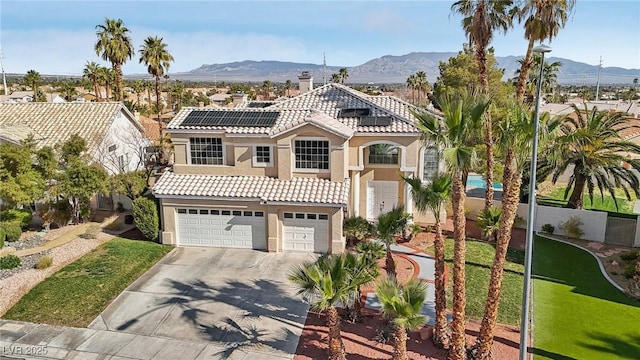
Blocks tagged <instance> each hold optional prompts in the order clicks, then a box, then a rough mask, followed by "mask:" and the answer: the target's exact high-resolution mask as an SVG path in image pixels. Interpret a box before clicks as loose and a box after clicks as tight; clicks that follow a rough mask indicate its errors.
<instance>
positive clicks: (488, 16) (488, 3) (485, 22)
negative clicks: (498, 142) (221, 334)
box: [451, 0, 513, 209]
mask: <svg viewBox="0 0 640 360" xmlns="http://www.w3.org/2000/svg"><path fill="white" fill-rule="evenodd" d="M512 5H513V1H512V0H458V1H456V2H455V3H453V5H451V10H452V11H454V12H456V13H459V14H461V15H462V16H463V19H462V28H463V29H464V31H465V33H466V34H467V36H468V37H469V42H470V43H471V44H472V45H473V46H474V48H475V58H476V63H477V64H478V70H479V71H478V72H479V76H480V86H481V88H482V91H483V92H484V93H485V94H487V93H488V92H489V75H488V71H487V48H488V47H489V44H490V43H491V40H492V39H493V34H494V32H495V31H496V30H499V31H502V32H503V33H506V32H507V30H508V29H509V28H511V26H512V22H513V16H512V8H511V6H512ZM484 129H485V134H484V143H485V146H486V154H485V155H486V161H487V166H486V173H485V180H486V184H487V185H486V187H485V204H484V207H485V209H487V208H489V207H491V205H492V204H493V163H494V159H493V129H492V124H491V116H490V114H489V113H487V114H486V118H485V121H484Z"/></svg>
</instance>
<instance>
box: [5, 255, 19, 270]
mask: <svg viewBox="0 0 640 360" xmlns="http://www.w3.org/2000/svg"><path fill="white" fill-rule="evenodd" d="M20 264H22V261H20V258H19V257H17V256H15V255H5V256H3V257H0V269H5V270H6V269H13V268H17V267H18V266H20Z"/></svg>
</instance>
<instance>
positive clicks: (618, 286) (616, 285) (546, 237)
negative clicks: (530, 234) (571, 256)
mask: <svg viewBox="0 0 640 360" xmlns="http://www.w3.org/2000/svg"><path fill="white" fill-rule="evenodd" d="M536 235H537V236H540V237H543V238H545V239H549V240H554V241H558V242H561V243H565V244H568V245H571V246H574V247H577V248H578V249H581V250H584V251H586V252H587V253H589V254H591V256H593V257H594V259H596V261H597V262H598V267H600V272H601V273H602V276H604V278H605V279H607V281H609V282H610V283H611V285H613V286H614V287H615V288H616V289H618V290H620V291H622V292H623V293H625V294H626V292H625V290H624V289H623V288H622V286H620V285H618V284H617V283H616V282H615V281H613V279H611V278H610V277H609V274H607V271H606V270H605V269H604V265H603V264H602V260H600V258H599V257H598V256H597V255H596V254H594V253H593V252H591V250H589V249H587V248H585V247H582V246H580V245H577V244H574V243H572V242H569V241H565V240H560V239H556V238H555V237H549V236H545V235H542V234H538V233H536Z"/></svg>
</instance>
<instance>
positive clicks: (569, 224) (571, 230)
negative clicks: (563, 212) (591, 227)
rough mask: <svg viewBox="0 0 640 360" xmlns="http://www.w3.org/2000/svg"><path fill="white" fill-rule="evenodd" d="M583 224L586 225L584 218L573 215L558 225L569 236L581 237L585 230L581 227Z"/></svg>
mask: <svg viewBox="0 0 640 360" xmlns="http://www.w3.org/2000/svg"><path fill="white" fill-rule="evenodd" d="M582 225H584V223H583V222H582V219H580V218H579V217H577V216H572V217H570V218H569V219H568V220H567V221H565V222H562V223H560V224H558V227H559V228H560V229H561V230H563V231H564V233H565V235H566V236H567V237H572V238H576V239H580V238H581V237H582V235H584V231H582V228H581V226H582Z"/></svg>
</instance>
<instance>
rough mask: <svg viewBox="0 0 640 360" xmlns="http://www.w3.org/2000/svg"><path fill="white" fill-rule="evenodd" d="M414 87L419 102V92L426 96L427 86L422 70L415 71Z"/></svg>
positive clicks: (425, 75)
mask: <svg viewBox="0 0 640 360" xmlns="http://www.w3.org/2000/svg"><path fill="white" fill-rule="evenodd" d="M416 88H417V89H418V102H420V96H421V94H423V95H424V96H425V98H426V96H427V89H428V88H429V82H428V81H427V74H426V73H425V72H424V71H418V72H417V73H416Z"/></svg>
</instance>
